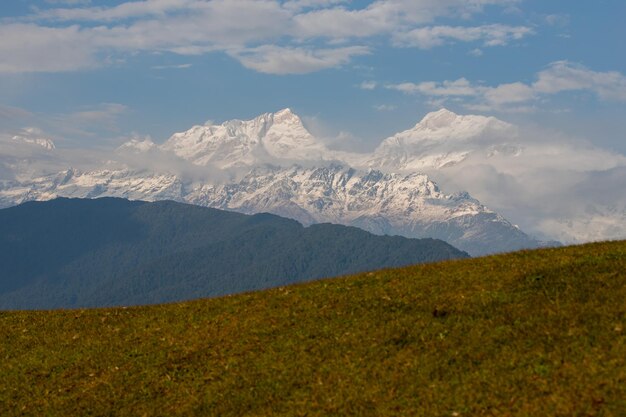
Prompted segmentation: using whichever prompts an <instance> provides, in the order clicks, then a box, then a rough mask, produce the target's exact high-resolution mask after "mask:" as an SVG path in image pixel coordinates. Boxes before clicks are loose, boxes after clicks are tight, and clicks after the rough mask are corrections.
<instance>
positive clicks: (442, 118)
mask: <svg viewBox="0 0 626 417" xmlns="http://www.w3.org/2000/svg"><path fill="white" fill-rule="evenodd" d="M458 117H459V115H458V114H456V113H454V112H452V111H450V110H448V109H446V108H442V109H440V110H437V111H434V112H430V113H428V114H427V115H426V116H424V118H423V119H422V120H421V121H420V122H419V123H418V124H419V125H421V126H424V127H427V128H429V129H440V128H442V127H446V126H450V125H451V124H452V123H453V122H454V121H455V120H456V119H457V118H458Z"/></svg>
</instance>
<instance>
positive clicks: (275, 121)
mask: <svg viewBox="0 0 626 417" xmlns="http://www.w3.org/2000/svg"><path fill="white" fill-rule="evenodd" d="M159 148H160V149H161V150H163V151H166V152H173V153H174V154H176V155H177V156H179V157H180V158H183V159H185V160H188V161H190V162H192V163H194V164H196V165H209V164H211V165H214V166H216V167H218V168H233V167H241V166H254V165H258V164H262V163H268V162H272V163H275V162H277V161H281V160H288V161H289V160H290V161H303V160H314V161H319V160H324V159H329V158H330V152H329V151H328V149H326V147H325V146H324V145H323V144H322V143H321V142H319V141H318V140H317V139H316V138H314V137H313V136H312V135H311V134H310V133H309V131H308V130H306V128H305V127H304V126H303V124H302V121H301V120H300V117H298V116H297V115H295V114H294V113H293V112H292V111H291V110H290V109H284V110H281V111H279V112H276V113H265V114H263V115H261V116H259V117H257V118H255V119H252V120H248V121H243V120H231V121H227V122H225V123H222V124H220V125H214V124H206V125H204V126H194V127H192V128H191V129H189V130H187V131H186V132H182V133H176V134H174V135H173V136H172V137H171V138H169V139H168V140H167V141H166V142H165V143H164V144H163V145H161V146H160V147H159Z"/></svg>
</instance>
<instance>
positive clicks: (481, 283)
mask: <svg viewBox="0 0 626 417" xmlns="http://www.w3.org/2000/svg"><path fill="white" fill-rule="evenodd" d="M625 299H626V242H612V243H598V244H590V245H585V246H576V247H567V248H559V249H544V250H537V251H524V252H518V253H512V254H507V255H499V256H493V257H488V258H478V259H468V260H460V261H451V262H443V263H439V264H427V265H417V266H411V267H407V268H402V269H387V270H381V271H376V272H369V273H363V274H360V275H357V276H352V277H345V278H339V279H332V280H323V281H317V282H312V283H307V284H301V285H297V286H290V287H280V288H276V289H271V290H267V291H260V292H254V293H247V294H239V295H235V296H231V297H224V298H216V299H208V300H198V301H193V302H186V303H180V304H169V305H159V306H147V307H133V308H112V309H93V310H62V311H35V312H33V311H22V312H3V313H0V335H1V337H2V343H0V358H2V361H0V375H2V378H0V415H3V416H4V415H6V416H11V415H50V416H57V415H58V416H66V415H94V416H105V415H151V416H157V415H163V416H172V415H201V416H242V415H249V416H261V415H280V416H292V415H293V416H296V415H307V416H354V415H359V416H446V417H449V416H482V415H485V416H623V415H624V410H626V327H625V326H626V304H625V303H624V300H625Z"/></svg>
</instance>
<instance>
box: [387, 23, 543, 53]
mask: <svg viewBox="0 0 626 417" xmlns="http://www.w3.org/2000/svg"><path fill="white" fill-rule="evenodd" d="M531 34H533V30H532V29H531V28H529V27H526V26H506V25H486V26H474V27H465V26H430V27H422V28H417V29H413V30H411V31H408V32H403V33H398V34H396V35H395V36H394V41H395V43H396V45H398V46H404V47H417V48H421V49H430V48H433V47H436V46H441V45H445V44H447V43H450V42H454V41H457V42H475V41H481V42H482V43H483V46H485V47H489V46H504V45H507V44H508V43H510V42H511V41H512V40H519V39H522V38H524V37H525V36H528V35H531Z"/></svg>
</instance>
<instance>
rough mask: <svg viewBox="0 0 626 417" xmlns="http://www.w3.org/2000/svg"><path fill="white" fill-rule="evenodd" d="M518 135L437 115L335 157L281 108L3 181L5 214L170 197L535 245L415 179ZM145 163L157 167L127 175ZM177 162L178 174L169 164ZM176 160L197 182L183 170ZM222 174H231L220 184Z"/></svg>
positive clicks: (498, 247) (483, 245) (491, 246)
mask: <svg viewBox="0 0 626 417" xmlns="http://www.w3.org/2000/svg"><path fill="white" fill-rule="evenodd" d="M512 129H513V128H512V126H510V125H508V124H506V123H504V122H501V121H499V120H497V119H494V118H485V117H481V116H457V115H455V114H454V113H451V112H448V111H446V110H442V111H439V112H435V113H431V114H429V115H427V116H426V117H425V118H424V119H423V120H422V121H421V122H420V123H418V124H417V125H416V126H415V127H414V128H412V129H410V130H408V131H405V132H402V133H399V134H397V135H395V136H393V137H391V138H389V139H387V140H385V141H384V143H383V144H381V146H380V147H379V148H378V149H377V150H376V152H375V153H374V154H372V155H364V154H360V155H359V154H349V153H345V152H343V153H337V152H333V151H330V150H329V149H327V148H326V147H325V146H324V144H323V143H322V142H320V141H318V140H317V139H316V138H315V137H314V136H313V135H311V134H310V133H309V132H308V131H307V129H306V128H305V127H304V125H303V124H302V121H301V120H300V118H299V117H298V116H297V115H295V114H294V113H293V112H291V110H289V109H285V110H281V111H279V112H277V113H273V114H272V113H266V114H263V115H261V116H259V117H257V118H255V119H252V120H249V121H242V120H233V121H227V122H225V123H222V124H220V125H215V124H206V125H203V126H194V127H192V128H191V129H189V130H188V131H186V132H182V133H176V134H174V135H173V136H172V137H171V138H169V139H168V140H167V141H166V142H165V143H163V144H162V145H157V144H155V143H153V142H152V141H151V140H150V139H133V140H131V141H129V142H127V143H125V144H123V145H122V146H120V147H118V148H117V150H116V153H115V154H116V155H117V156H119V157H121V161H122V162H121V163H112V161H107V162H106V163H104V162H103V164H102V165H101V166H99V167H96V168H94V169H87V170H79V169H73V168H68V169H65V170H63V171H62V172H58V171H57V172H54V173H50V174H48V175H41V176H38V177H35V178H28V179H26V180H24V179H23V178H22V179H20V178H13V179H12V180H10V181H0V206H9V205H13V204H18V203H21V202H23V201H27V200H45V199H51V198H54V197H56V196H64V197H88V198H93V197H101V196H115V197H125V198H129V199H141V200H149V201H153V200H163V199H171V200H176V201H184V202H188V203H193V204H198V205H203V206H209V207H215V208H221V209H228V210H234V211H240V212H244V213H258V212H270V213H274V214H278V215H281V216H285V217H290V218H294V219H296V220H299V221H300V222H302V223H304V224H312V223H319V222H332V223H341V224H347V225H353V226H358V227H361V228H363V229H366V230H369V231H371V232H374V233H379V234H399V235H404V236H408V237H434V238H440V239H443V240H446V241H448V242H449V243H451V244H453V245H455V246H457V247H458V248H460V249H463V250H465V251H467V252H468V253H470V254H472V255H482V254H487V253H493V252H502V251H509V250H515V249H519V248H524V247H536V246H538V245H540V243H539V242H538V241H536V240H534V239H532V238H530V237H529V236H527V235H526V234H524V233H523V232H522V231H521V230H520V229H519V228H518V227H516V226H514V225H512V224H511V223H510V222H508V221H507V220H506V219H504V218H503V217H502V216H500V215H499V214H497V213H495V212H494V211H492V210H490V209H488V208H487V207H486V206H484V205H483V204H481V203H480V202H479V201H478V200H476V199H474V198H472V197H471V196H470V195H469V194H467V193H456V194H447V193H445V192H443V191H442V190H440V189H439V187H438V186H437V185H436V184H435V183H434V182H433V181H431V179H430V178H429V177H428V176H427V175H425V174H424V173H423V172H422V169H420V168H423V167H426V166H429V167H431V168H432V167H433V166H436V167H438V166H445V165H446V164H449V163H452V162H454V161H455V160H458V159H459V158H461V159H462V156H461V155H457V154H454V151H448V152H447V153H445V152H444V150H445V149H454V147H452V146H451V144H454V142H457V143H463V142H467V141H468V139H473V138H474V139H475V138H476V137H478V136H485V135H506V134H507V132H511V131H512ZM459 149H460V148H459ZM125 158H126V159H125ZM142 158H144V159H146V160H150V162H151V163H149V164H146V165H144V166H137V165H134V166H131V162H130V161H132V164H136V163H140V162H141V159H142ZM168 158H169V159H168ZM171 158H175V159H176V161H175V162H176V163H175V164H173V165H175V166H176V167H177V169H172V168H171V167H169V166H168V164H170V163H171V162H172V159H171ZM138 161H139V162H138ZM155 161H156V162H155ZM161 161H163V163H162V164H161V163H160V162H161ZM181 161H182V162H184V163H186V164H188V165H189V166H190V167H193V170H194V171H193V173H194V175H191V176H190V175H187V174H186V171H185V170H182V171H181V170H179V169H178V168H180V166H179V165H180V162H181ZM125 164H126V165H125ZM379 168H381V169H379ZM217 171H219V172H220V173H221V174H224V173H228V172H230V173H231V175H230V176H228V175H226V174H224V175H225V176H224V175H222V176H221V177H219V178H218V177H217V176H216V172H217ZM203 173H204V175H202V174H203ZM225 178H226V179H225Z"/></svg>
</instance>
